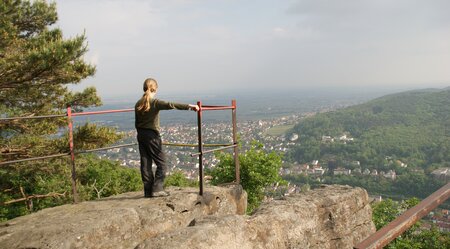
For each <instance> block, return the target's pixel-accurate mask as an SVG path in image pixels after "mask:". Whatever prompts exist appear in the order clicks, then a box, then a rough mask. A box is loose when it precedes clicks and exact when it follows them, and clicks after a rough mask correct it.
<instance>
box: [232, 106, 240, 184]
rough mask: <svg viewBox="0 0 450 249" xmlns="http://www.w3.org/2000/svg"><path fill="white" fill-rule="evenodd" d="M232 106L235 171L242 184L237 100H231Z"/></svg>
mask: <svg viewBox="0 0 450 249" xmlns="http://www.w3.org/2000/svg"><path fill="white" fill-rule="evenodd" d="M231 106H233V109H231V119H232V122H233V144H234V145H235V147H234V166H235V173H236V184H240V182H241V174H240V165H239V154H238V149H239V148H238V146H237V144H238V141H237V121H236V100H235V99H233V100H232V101H231Z"/></svg>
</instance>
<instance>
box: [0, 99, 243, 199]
mask: <svg viewBox="0 0 450 249" xmlns="http://www.w3.org/2000/svg"><path fill="white" fill-rule="evenodd" d="M197 104H198V106H199V107H200V109H199V111H198V112H197V127H198V144H197V145H195V144H179V143H167V142H164V143H163V145H169V146H189V147H193V146H195V147H198V153H193V154H191V156H192V157H194V156H198V157H199V183H200V184H199V185H200V191H199V194H200V195H203V185H204V183H203V180H204V174H203V155H204V154H206V153H210V152H213V151H218V150H225V149H229V148H234V161H235V165H236V183H237V184H239V183H240V174H239V156H238V142H237V125H236V122H237V120H236V107H237V106H236V100H232V101H231V105H230V106H209V105H205V106H202V103H201V101H198V102H197ZM212 110H232V124H233V129H232V136H233V144H203V136H202V112H203V111H212ZM132 111H134V109H119V110H105V111H91V112H78V113H73V112H72V108H71V107H70V106H69V107H67V113H66V114H57V115H43V116H29V117H8V118H0V121H12V120H21V119H42V118H56V117H67V121H68V133H69V141H68V144H69V152H68V153H62V154H55V155H47V156H40V157H32V158H24V159H18V160H11V161H4V162H0V166H1V165H6V164H13V163H19V162H26V161H34V160H42V159H49V158H56V157H63V156H70V159H71V169H72V176H71V182H72V194H73V200H74V202H75V203H77V202H78V201H79V200H78V192H77V185H76V165H75V155H77V154H81V153H90V152H96V151H102V150H109V149H113V148H121V147H128V146H134V145H137V143H131V144H123V145H116V146H109V147H102V148H97V149H91V150H83V151H75V146H74V144H73V117H77V116H86V115H98V114H108V113H119V112H132ZM204 147H219V148H215V149H212V150H203V148H204Z"/></svg>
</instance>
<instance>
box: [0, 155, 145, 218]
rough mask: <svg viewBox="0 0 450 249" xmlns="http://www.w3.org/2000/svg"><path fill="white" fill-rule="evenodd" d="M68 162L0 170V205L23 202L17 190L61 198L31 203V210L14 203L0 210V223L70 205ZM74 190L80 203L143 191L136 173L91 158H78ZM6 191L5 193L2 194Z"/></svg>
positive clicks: (59, 160) (138, 175)
mask: <svg viewBox="0 0 450 249" xmlns="http://www.w3.org/2000/svg"><path fill="white" fill-rule="evenodd" d="M69 165H70V164H69V160H68V159H67V158H63V159H56V160H53V161H51V162H40V161H36V162H35V164H34V165H29V166H28V167H17V168H15V170H9V169H5V168H4V167H2V168H1V169H0V182H1V186H2V190H3V191H1V192H0V203H4V202H7V201H11V200H15V199H19V198H22V194H21V193H20V191H19V189H20V188H22V189H23V192H24V193H25V194H26V195H27V196H30V195H35V194H48V193H59V194H64V195H62V196H55V197H47V198H38V199H32V209H31V210H30V209H29V208H28V207H27V205H26V203H25V202H23V201H21V202H16V203H13V204H9V205H1V206H0V220H7V219H11V218H14V217H17V216H21V215H25V214H28V213H30V212H32V211H37V210H40V209H43V208H47V207H53V206H58V205H62V204H67V203H72V200H73V199H72V198H73V197H72V192H71V191H72V190H71V182H70V179H71V170H70V167H69ZM76 166H77V173H78V176H77V185H78V186H77V187H78V193H79V196H80V198H81V200H82V201H84V200H93V199H97V198H101V197H107V196H110V195H115V194H119V193H123V192H129V191H138V190H141V189H142V182H141V176H140V173H139V171H138V170H137V169H131V168H125V167H123V166H120V165H119V164H118V163H117V162H112V161H109V160H101V159H98V158H97V157H96V156H94V155H85V156H78V157H77V160H76ZM5 190H6V191H5Z"/></svg>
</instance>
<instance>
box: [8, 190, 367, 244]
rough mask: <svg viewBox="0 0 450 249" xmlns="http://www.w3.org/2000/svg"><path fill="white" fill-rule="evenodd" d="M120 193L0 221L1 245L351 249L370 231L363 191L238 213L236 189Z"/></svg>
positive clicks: (303, 197)
mask: <svg viewBox="0 0 450 249" xmlns="http://www.w3.org/2000/svg"><path fill="white" fill-rule="evenodd" d="M169 192H170V196H168V197H161V198H152V199H144V198H141V195H142V194H141V193H127V194H123V195H119V196H114V197H111V198H105V199H102V200H98V201H91V202H84V203H80V204H76V205H65V206H60V207H55V208H50V209H46V210H42V211H40V212H37V213H35V214H32V215H28V216H24V217H19V218H16V219H14V220H10V221H8V222H6V223H3V224H0V248H138V249H148V248H239V249H245V248H352V247H353V245H355V244H357V243H358V242H360V241H361V240H362V239H364V238H365V237H367V236H368V235H370V234H371V233H373V232H374V231H375V226H374V224H373V222H372V220H371V218H372V212H371V208H370V206H369V199H368V196H367V193H366V191H365V190H363V189H361V188H352V187H349V186H338V185H332V186H324V187H322V188H318V189H314V190H311V191H308V192H306V193H301V194H295V195H290V196H287V197H284V198H282V199H279V200H273V201H270V202H266V203H264V204H263V205H262V206H261V207H260V208H259V209H258V210H257V211H256V212H255V213H254V214H252V215H250V216H249V215H243V213H244V210H245V207H246V193H245V192H244V191H242V188H241V187H240V186H229V187H227V188H224V187H222V188H219V187H208V188H206V191H205V194H204V195H203V197H201V196H198V194H197V190H196V189H175V188H172V189H169Z"/></svg>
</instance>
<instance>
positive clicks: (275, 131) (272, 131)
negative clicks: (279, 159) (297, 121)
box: [264, 124, 294, 136]
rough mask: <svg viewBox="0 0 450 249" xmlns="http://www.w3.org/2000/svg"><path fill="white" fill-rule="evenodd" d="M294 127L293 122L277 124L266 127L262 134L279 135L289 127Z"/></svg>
mask: <svg viewBox="0 0 450 249" xmlns="http://www.w3.org/2000/svg"><path fill="white" fill-rule="evenodd" d="M292 128H294V125H293V124H290V125H277V126H274V127H272V128H270V129H268V130H267V131H266V132H264V135H267V136H281V135H283V134H285V133H286V132H287V131H289V130H290V129H292Z"/></svg>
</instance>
